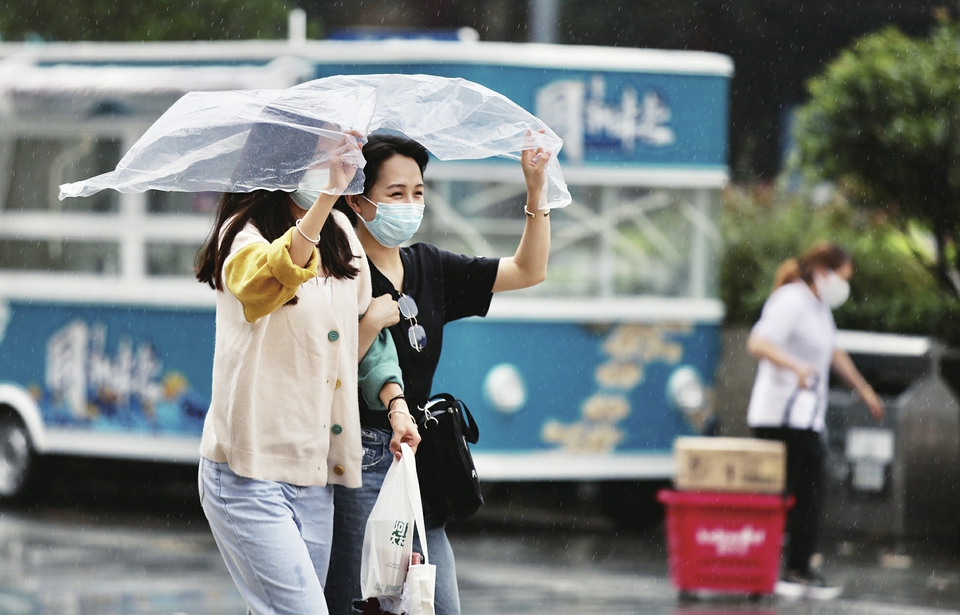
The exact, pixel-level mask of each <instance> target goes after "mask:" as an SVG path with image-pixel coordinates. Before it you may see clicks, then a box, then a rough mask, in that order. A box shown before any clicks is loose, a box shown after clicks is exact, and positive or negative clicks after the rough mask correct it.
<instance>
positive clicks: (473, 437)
mask: <svg viewBox="0 0 960 615" xmlns="http://www.w3.org/2000/svg"><path fill="white" fill-rule="evenodd" d="M438 399H442V400H444V401H446V402H448V403H449V404H450V405H452V406H455V407H457V408H459V409H460V412H459V414H460V421H461V424H462V425H463V436H464V437H465V438H466V439H467V442H469V443H470V444H476V443H477V441H479V440H480V427H479V426H478V425H477V422H476V421H475V420H474V419H473V415H472V414H471V413H470V408H467V404H466V403H464V401H463V400H462V399H457V398H456V397H454V396H453V395H451V394H449V393H437V394H436V395H434V396H433V397H431V398H430V399H429V400H427V407H428V408H429V406H430V402H432V401H434V400H438Z"/></svg>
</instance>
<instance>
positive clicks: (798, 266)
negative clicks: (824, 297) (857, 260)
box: [773, 243, 853, 290]
mask: <svg viewBox="0 0 960 615" xmlns="http://www.w3.org/2000/svg"><path fill="white" fill-rule="evenodd" d="M852 262H853V258H852V257H851V256H850V253H849V252H847V251H846V250H844V249H843V248H841V247H839V246H836V245H834V244H832V243H819V244H817V245H815V246H813V247H812V248H810V249H809V250H807V251H806V252H804V253H803V256H801V257H800V258H790V259H787V260H786V261H784V262H783V264H781V265H780V266H779V267H778V268H777V273H776V274H775V275H774V281H773V288H774V290H776V289H777V288H780V287H781V286H783V285H784V284H789V283H790V282H796V281H797V280H803V281H804V282H806V283H807V284H813V274H814V272H816V270H817V269H829V270H831V271H836V270H838V269H840V268H841V267H843V266H844V265H846V264H847V263H852Z"/></svg>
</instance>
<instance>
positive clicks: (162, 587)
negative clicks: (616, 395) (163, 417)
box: [0, 487, 960, 615]
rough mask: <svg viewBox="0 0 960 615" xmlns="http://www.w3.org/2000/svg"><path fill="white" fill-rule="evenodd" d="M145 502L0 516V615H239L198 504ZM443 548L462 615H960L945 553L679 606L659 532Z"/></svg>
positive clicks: (564, 517) (575, 530)
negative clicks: (796, 593) (825, 586)
mask: <svg viewBox="0 0 960 615" xmlns="http://www.w3.org/2000/svg"><path fill="white" fill-rule="evenodd" d="M184 490H185V491H188V490H189V487H187V488H185V489H184ZM142 495H143V494H140V496H141V497H138V498H134V499H131V498H130V494H129V493H123V492H116V491H111V492H109V493H107V494H106V495H105V494H104V493H102V492H99V493H95V494H94V495H92V496H91V495H89V494H88V495H85V496H84V497H85V501H83V502H80V503H77V502H76V501H74V500H73V499H60V500H56V499H55V500H47V501H43V502H40V503H32V504H19V505H5V506H0V615H7V614H17V615H20V614H23V615H114V614H118V615H119V614H131V615H132V614H165V615H175V614H189V615H204V614H212V615H219V614H224V615H234V614H236V615H241V614H243V613H245V612H246V611H245V607H244V605H243V602H242V601H241V599H240V597H239V595H238V594H237V592H236V589H235V588H234V586H233V584H232V582H231V580H230V578H229V576H228V574H227V572H226V569H225V567H224V565H223V562H222V560H221V559H220V555H219V553H218V552H217V549H216V545H215V544H214V542H213V539H212V537H211V536H210V534H209V530H208V529H207V526H206V522H205V520H204V519H203V515H202V513H201V512H200V509H199V506H198V505H196V502H195V500H191V498H190V497H189V495H187V494H183V493H176V492H170V493H169V494H167V495H163V494H160V495H157V494H154V496H155V497H153V498H152V499H151V498H144V497H142ZM450 534H451V541H452V542H453V545H454V550H455V552H456V554H457V560H458V575H459V580H460V589H461V597H462V601H463V613H464V615H492V614H494V613H496V614H512V613H516V614H531V615H541V614H542V615H547V614H551V615H554V614H570V615H573V614H578V615H583V614H594V613H596V614H600V613H603V614H605V615H606V614H610V613H624V614H628V613H649V614H653V615H660V614H665V615H666V614H670V615H680V614H683V615H720V614H729V613H754V614H758V615H772V614H784V615H786V614H827V615H830V614H835V613H845V614H864V615H887V614H890V615H893V614H898V615H939V614H948V613H951V614H952V613H956V614H960V555H958V553H960V550H958V549H957V548H956V545H955V544H953V543H951V544H938V543H935V542H934V543H931V542H928V543H922V544H907V545H902V546H901V547H900V548H899V549H896V548H893V547H892V546H891V545H889V544H885V543H883V542H878V541H868V540H865V539H862V538H857V537H850V536H847V537H837V536H831V537H828V539H826V540H824V541H823V555H824V557H823V564H822V566H821V572H822V573H823V574H824V575H825V576H827V577H828V578H830V579H831V580H834V581H837V582H840V583H842V584H843V585H844V586H845V591H844V594H843V595H842V596H841V597H840V598H839V599H837V600H834V601H830V602H817V601H794V602H789V601H784V600H778V599H775V598H761V599H760V600H751V599H749V598H747V597H742V596H700V597H699V598H700V599H699V600H689V599H681V597H680V596H678V593H677V591H676V590H675V589H674V588H673V587H672V586H671V584H670V581H669V578H668V572H667V553H666V547H665V545H664V540H663V531H662V527H661V526H658V525H654V526H652V527H651V528H649V529H647V530H645V531H631V532H623V531H618V530H617V529H616V528H615V527H614V526H613V525H612V523H610V522H608V521H607V520H605V519H604V518H601V517H599V516H597V515H594V514H590V513H584V512H570V513H564V514H560V513H559V512H558V511H556V510H549V509H544V508H540V509H537V508H527V509H525V510H523V511H522V512H518V511H517V510H516V509H515V507H512V506H503V505H492V506H488V507H485V509H484V510H483V511H482V513H481V514H480V515H479V516H478V517H477V518H476V519H474V520H471V521H470V522H464V523H460V524H458V525H454V526H453V527H451V530H450Z"/></svg>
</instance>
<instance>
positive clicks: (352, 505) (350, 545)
mask: <svg viewBox="0 0 960 615" xmlns="http://www.w3.org/2000/svg"><path fill="white" fill-rule="evenodd" d="M391 435H392V434H391V433H390V432H389V431H385V430H382V429H369V428H367V427H364V428H362V429H361V430H360V439H361V441H362V443H363V487H361V488H359V489H348V488H346V487H342V486H341V485H335V486H334V503H335V506H334V510H335V512H334V519H333V553H332V555H331V559H330V563H331V565H330V572H329V573H327V584H326V586H325V587H326V596H327V608H329V609H330V613H331V615H347V614H348V613H350V612H351V606H352V603H353V601H354V600H359V599H360V554H361V551H362V550H363V533H364V530H365V529H366V525H367V518H368V517H369V516H370V511H372V510H373V505H374V504H375V503H376V501H377V495H379V493H380V486H381V485H382V484H383V479H384V478H385V477H386V476H387V470H389V469H390V464H391V463H393V455H392V454H391V453H390V437H391ZM414 549H416V550H418V551H419V550H420V542H419V540H416V541H414ZM427 550H428V557H429V560H430V563H431V564H433V565H435V566H436V567H437V590H436V595H435V599H434V603H435V606H436V611H437V615H460V592H459V589H458V588H457V566H456V562H454V559H453V548H452V547H451V546H450V541H449V540H448V539H447V533H446V531H445V529H444V526H443V525H441V526H440V527H436V528H432V529H428V530H427Z"/></svg>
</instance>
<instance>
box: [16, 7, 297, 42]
mask: <svg viewBox="0 0 960 615" xmlns="http://www.w3.org/2000/svg"><path fill="white" fill-rule="evenodd" d="M293 8H295V5H291V4H289V3H287V2H284V1H283V0H256V2H244V1H243V0H189V1H187V2H184V1H183V0H179V1H178V0H152V1H151V2H118V1H117V0H75V1H72V2H58V1H57V0H18V1H17V2H8V3H6V4H5V6H4V9H3V11H0V36H2V37H3V40H6V41H11V40H14V41H16V40H46V41H171V40H223V39H249V38H260V39H275V38H284V37H286V35H287V14H288V12H289V11H290V10H291V9H293Z"/></svg>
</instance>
